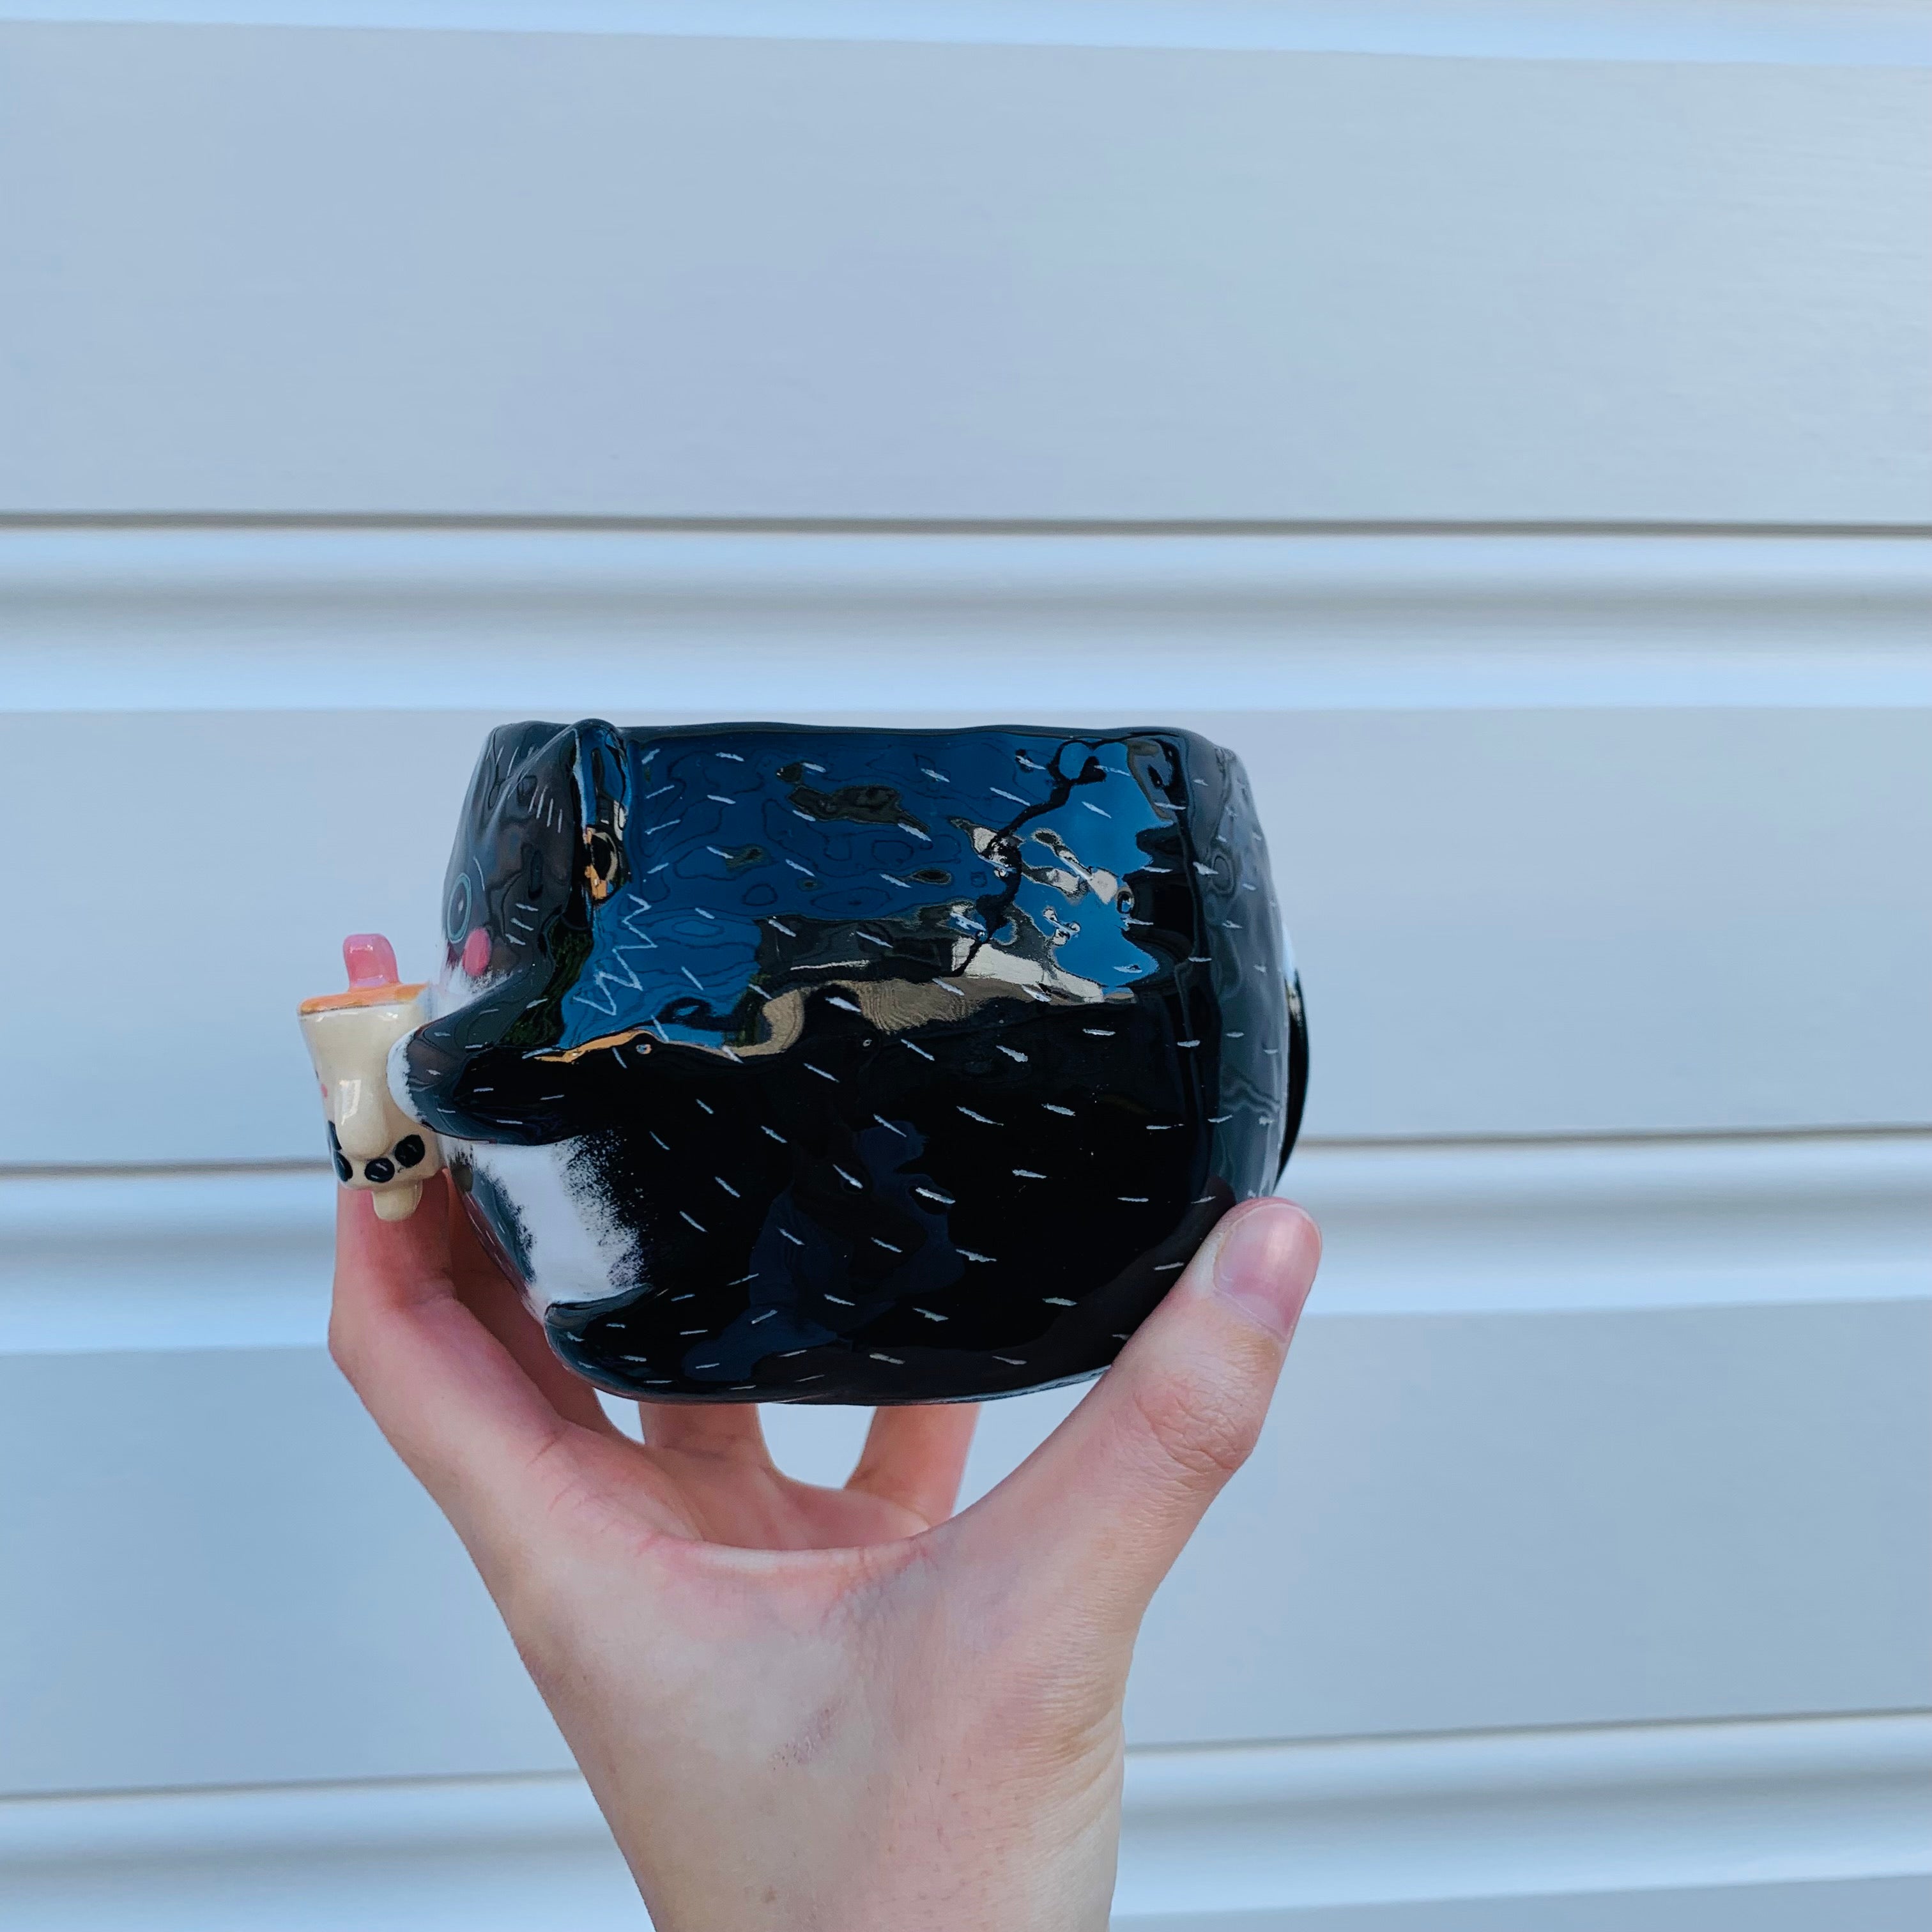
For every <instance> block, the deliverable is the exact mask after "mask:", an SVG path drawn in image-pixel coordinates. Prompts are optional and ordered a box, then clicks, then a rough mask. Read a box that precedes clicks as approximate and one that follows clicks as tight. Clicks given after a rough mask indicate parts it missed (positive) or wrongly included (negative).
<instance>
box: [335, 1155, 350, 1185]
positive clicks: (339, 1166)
mask: <svg viewBox="0 0 1932 1932" xmlns="http://www.w3.org/2000/svg"><path fill="white" fill-rule="evenodd" d="M332 1158H333V1160H335V1178H336V1179H337V1180H338V1181H353V1180H354V1179H355V1178H356V1170H355V1169H353V1167H351V1166H350V1165H349V1157H348V1156H347V1154H336V1155H335V1156H333V1157H332Z"/></svg>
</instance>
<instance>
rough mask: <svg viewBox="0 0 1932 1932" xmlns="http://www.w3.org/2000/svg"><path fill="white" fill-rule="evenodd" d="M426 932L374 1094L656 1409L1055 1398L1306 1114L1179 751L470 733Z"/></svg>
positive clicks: (1245, 916)
mask: <svg viewBox="0 0 1932 1932" xmlns="http://www.w3.org/2000/svg"><path fill="white" fill-rule="evenodd" d="M443 938H444V942H445V951H444V956H443V968H442V971H441V973H440V976H439V977H438V980H437V983H436V985H435V986H434V988H433V989H431V991H430V992H428V994H427V995H424V996H423V998H422V1000H421V1001H420V1002H419V1004H417V1005H416V1006H415V1007H410V1008H408V1009H407V1012H406V1013H405V1010H404V1008H402V1007H398V1008H397V1009H396V1011H397V1012H398V1013H400V1014H404V1019H398V1021H397V1022H396V1024H395V1028H393V1029H392V1031H393V1033H394V1034H395V1046H394V1049H393V1052H392V1053H391V1054H390V1056H389V1061H388V1064H387V1082H388V1095H387V1098H388V1099H389V1100H391V1101H392V1103H393V1104H394V1105H395V1106H396V1107H397V1108H398V1109H400V1110H401V1112H402V1113H403V1114H404V1115H407V1116H409V1117H410V1120H412V1121H417V1122H421V1123H423V1124H426V1125H427V1126H428V1127H430V1128H431V1129H433V1130H434V1133H435V1135H436V1136H437V1138H438V1140H439V1141H440V1149H439V1150H438V1151H440V1156H441V1157H442V1158H443V1160H445V1161H446V1163H447V1164H448V1165H449V1167H450V1169H451V1170H452V1174H453V1175H454V1177H455V1181H456V1184H457V1185H458V1188H459V1189H460V1190H461V1191H462V1193H463V1197H464V1199H465V1200H466V1204H467V1206H468V1210H469V1214H470V1216H471V1217H472V1220H473V1221H474V1222H475V1225H476V1226H477V1228H478V1230H479V1231H480V1232H481V1234H482V1235H483V1236H484V1239H485V1240H486V1241H487V1243H488V1244H489V1245H490V1247H491V1248H492V1249H493V1250H494V1251H495V1253H496V1254H497V1255H498V1256H499V1259H501V1261H502V1264H503V1265H504V1266H505V1268H507V1269H508V1271H510V1272H511V1274H512V1275H513V1276H514V1277H515V1278H516V1279H517V1280H518V1281H519V1282H520V1283H521V1284H522V1285H523V1291H524V1292H525V1294H526V1296H527V1297H528V1298H529V1304H530V1306H531V1307H532V1309H533V1310H535V1311H536V1312H537V1313H538V1314H539V1315H540V1316H541V1318H542V1319H543V1321H544V1325H545V1327H546V1328H547V1332H548V1334H549V1336H550V1341H551V1343H552V1345H553V1346H554V1347H555V1348H556V1350H557V1352H558V1353H559V1355H561V1356H562V1358H563V1359H564V1360H565V1361H566V1362H568V1364H570V1365H571V1367H573V1368H574V1369H576V1370H577V1371H578V1372H579V1373H581V1374H583V1375H584V1376H586V1377H587V1378H589V1379H590V1380H591V1381H592V1382H595V1383H597V1384H598V1385H600V1386H601V1387H603V1388H607V1389H610V1390H613V1391H620V1392H622V1393H624V1394H630V1395H635V1396H640V1397H645V1398H647V1399H649V1400H652V1401H717V1402H747V1401H794V1402H796V1401H805V1402H833V1403H864V1404H868V1405H869V1404H878V1403H900V1402H931V1401H950V1400H972V1399H974V1398H978V1397H990V1396H998V1395H1007V1394H1015V1393H1017V1392H1019V1391H1022V1390H1025V1389H1033V1388H1044V1387H1047V1386H1050V1385H1053V1384H1055V1383H1058V1382H1071V1381H1074V1380H1077V1379H1080V1378H1082V1377H1085V1376H1091V1375H1093V1374H1094V1373H1097V1371H1098V1370H1100V1369H1102V1368H1103V1367H1106V1364H1108V1363H1109V1361H1112V1359H1113V1358H1114V1356H1115V1354H1116V1353H1117V1352H1118V1350H1119V1349H1120V1347H1121V1344H1122V1343H1124V1341H1125V1340H1127V1337H1129V1336H1130V1334H1132V1333H1133V1330H1134V1328H1135V1327H1136V1325H1137V1324H1138V1323H1139V1322H1141V1321H1142V1319H1144V1318H1145V1316H1146V1315H1147V1314H1148V1311H1149V1310H1151V1309H1152V1308H1153V1307H1154V1305H1155V1304H1156V1303H1157V1302H1158V1301H1160V1298H1161V1296H1162V1295H1163V1294H1164V1293H1165V1292H1166V1290H1167V1289H1168V1288H1169V1286H1171V1285H1172V1283H1173V1281H1174V1279H1175V1276H1176V1275H1177V1274H1178V1273H1179V1272H1180V1271H1181V1268H1183V1267H1184V1265H1185V1264H1186V1262H1187V1259H1188V1257H1189V1256H1190V1255H1191V1254H1192V1253H1193V1251H1194V1250H1195V1248H1196V1247H1197V1246H1198V1245H1199V1242H1200V1241H1201V1239H1202V1236H1203V1235H1205V1233H1206V1232H1207V1231H1208V1229H1209V1228H1210V1227H1211V1226H1213V1224H1214V1222H1215V1220H1217V1218H1218V1217H1220V1214H1222V1213H1223V1211H1225V1210H1226V1208H1229V1206H1230V1205H1232V1204H1233V1203H1234V1202H1237V1201H1239V1200H1242V1199H1247V1197H1249V1196H1253V1195H1256V1194H1259V1193H1263V1192H1265V1191H1266V1190H1268V1189H1269V1188H1271V1187H1272V1186H1273V1185H1274V1183H1275V1181H1276V1179H1277V1177H1278V1175H1280V1171H1281V1168H1282V1166H1283V1163H1284V1162H1285V1161H1286V1159H1287V1157H1288V1154H1289V1149H1290V1148H1292V1146H1293V1145H1294V1141H1295V1132H1296V1129H1297V1127H1298V1124H1299V1123H1300V1120H1301V1108H1302V1102H1303V1098H1304V1094H1305V1091H1306V1089H1307V1064H1308V1062H1307V1034H1306V1031H1305V1028H1304V1024H1303V1018H1302V1008H1301V990H1300V987H1299V986H1298V983H1297V980H1296V978H1295V972H1294V969H1293V966H1292V962H1289V960H1288V959H1287V957H1286V945H1285V941H1284V939H1283V933H1282V928H1281V922H1280V916H1279V914H1278V913H1277V910H1276V905H1275V899H1274V887H1273V883H1272V880H1271V875H1270V872H1269V868H1268V853H1267V849H1266V847H1265V844H1264V842H1263V840H1262V832H1261V827H1260V826H1259V823H1258V822H1257V820H1256V816H1255V811H1254V805H1253V800H1252V799H1251V797H1250V793H1249V790H1248V785H1247V778H1246V775H1244V772H1243V771H1242V769H1241V764H1240V762H1239V760H1237V759H1236V758H1235V757H1234V755H1233V754H1232V753H1230V752H1229V751H1225V750H1223V749H1222V748H1220V746H1218V745H1214V744H1211V743H1210V742H1208V740H1206V739H1203V738H1201V737H1199V736H1196V735H1195V734H1194V733H1191V732H1187V731H1178V730H1163V729H1159V728H1150V729H1147V730H1127V731H1094V732H1068V731H1063V730H1050V729H1047V728H1044V727H1030V726H1019V725H1010V726H989V727H983V728H980V729H976V730H955V731H944V730H932V731H913V730H832V729H827V728H824V727H804V726H798V725H784V724H738V725H715V726H701V727H691V728H685V729H673V730H652V729H646V728H643V727H633V728H625V729H621V730H620V729H619V728H617V727H614V726H612V725H610V724H602V723H600V722H596V721H587V722H585V723H582V724H576V725H571V726H559V725H556V724H517V725H509V726H505V727H503V728H502V729H500V730H497V731H496V732H493V733H492V734H491V736H490V739H489V742H487V745H485V746H484V751H483V754H482V757H481V760H479V761H478V765H477V768H476V772H475V777H474V778H473V779H472V781H471V784H470V789H469V798H468V800H467V801H466V804H465V805H464V808H463V822H462V825H461V827H460V831H459V832H458V838H457V841H456V847H455V853H454V855H453V856H452V859H451V862H450V867H449V876H448V880H447V882H446V888H445V895H444V904H443ZM395 991H396V992H398V993H399V994H404V995H407V994H408V993H410V992H412V991H413V989H395ZM338 997H339V998H348V997H350V996H338ZM316 1004H327V1003H316ZM425 1009H426V1010H428V1012H429V1013H432V1014H433V1015H434V1017H432V1018H430V1019H428V1021H427V1023H425V1024H416V1023H415V1022H417V1021H418V1020H419V1019H420V1018H421V1016H422V1012H423V1011H424V1010H425ZM386 1044H387V1041H385V1045H386ZM319 1064H320V1063H319ZM332 1118H333V1116H332ZM408 1124H409V1122H408V1121H403V1122H401V1123H400V1125H401V1126H403V1127H407V1125H408ZM399 1144H400V1143H399ZM338 1164H339V1165H349V1166H351V1168H352V1170H353V1178H354V1179H355V1181H356V1184H364V1181H363V1179H362V1175H361V1173H360V1171H359V1170H356V1169H354V1167H353V1163H344V1162H343V1160H342V1157H341V1153H340V1151H339V1149H338ZM375 1165H377V1166H380V1167H382V1168H383V1169H386V1170H389V1169H393V1168H394V1166H395V1163H394V1161H393V1160H392V1159H388V1158H383V1159H379V1160H378V1161H377V1163H375ZM411 1198H412V1199H413V1196H412V1197H411ZM401 1211H404V1212H407V1208H406V1207H405V1208H403V1209H402V1210H401Z"/></svg>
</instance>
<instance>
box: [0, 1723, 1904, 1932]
mask: <svg viewBox="0 0 1932 1932" xmlns="http://www.w3.org/2000/svg"><path fill="white" fill-rule="evenodd" d="M1928 1797H1932V1718H1929V1717H1928V1716H1927V1715H1926V1714H1924V1713H1923V1712H1885V1713H1882V1714H1874V1715H1831V1716H1827V1717H1820V1718H1796V1719H1791V1718H1784V1719H1774V1720H1768V1721H1746V1722H1742V1723H1724V1722H1717V1723H1703V1724H1658V1725H1619V1726H1604V1727H1576V1728H1566V1729H1563V1730H1547V1731H1535V1730H1526V1731H1511V1732H1468V1733H1438V1734H1436V1735H1433V1736H1420V1737H1395V1738H1389V1737H1381V1738H1373V1739H1369V1738H1355V1739H1335V1740H1328V1741H1323V1742H1316V1743H1297V1744H1291V1745H1235V1746H1220V1747H1214V1748H1206V1749H1199V1750H1185V1751H1172V1750H1162V1749H1154V1750H1151V1751H1130V1753H1129V1754H1128V1760H1127V1788H1126V1794H1125V1805H1124V1831H1123V1836H1122V1845H1121V1874H1120V1884H1119V1888H1118V1894H1117V1897H1116V1910H1117V1911H1118V1912H1121V1913H1122V1914H1124V1915H1128V1916H1130V1917H1132V1916H1134V1915H1142V1914H1156V1915H1157V1914H1160V1913H1162V1912H1189V1911H1193V1912H1200V1911H1202V1910H1204V1909H1206V1910H1211V1911H1214V1912H1239V1911H1242V1910H1248V1911H1254V1910H1265V1909H1276V1910H1280V1909H1298V1908H1300V1909H1307V1908H1310V1907H1316V1906H1323V1905H1338V1904H1346V1903H1373V1902H1376V1901H1379V1900H1400V1899H1411V1900H1426V1899H1430V1898H1445V1899H1446V1898H1452V1897H1462V1898H1475V1897H1503V1896H1523V1895H1526V1894H1538V1893H1543V1892H1555V1891H1596V1892H1616V1891H1640V1890H1646V1889H1652V1888H1657V1887H1659V1886H1663V1885H1723V1884H1732V1883H1738V1882H1746V1881H1749V1882H1756V1883H1760V1884H1763V1883H1778V1882H1784V1883H1795V1882H1805V1881H1806V1880H1814V1879H1841V1880H1842V1879H1847V1878H1855V1877H1862V1876H1891V1875H1905V1874H1915V1873H1924V1872H1927V1871H1932V1803H1928V1802H1927V1799H1928ZM539 1847H542V1848H544V1849H546V1850H547V1851H549V1852H551V1853H554V1852H556V1851H558V1850H559V1849H564V1848H565V1847H570V1848H572V1849H574V1851H575V1852H577V1853H578V1854H579V1855H582V1856H583V1857H585V1858H599V1859H607V1858H610V1855H611V1853H610V1843H609V1839H608V1836H607V1831H606V1829H605V1827H604V1823H603V1821H602V1820H601V1817H600V1816H599V1815H598V1812H597V1810H596V1808H595V1805H594V1803H593V1802H592V1799H591V1796H590V1794H589V1791H588V1790H587V1789H586V1787H585V1786H584V1785H583V1783H582V1781H581V1780H580V1779H579V1778H576V1777H574V1776H573V1775H569V1774H567V1773H566V1774H561V1775H559V1774H556V1773H549V1774H535V1775H528V1776H522V1777H518V1776H514V1775H512V1776H508V1777H498V1778H438V1779H422V1780H381V1781H358V1782H355V1783H346V1782H345V1783H317V1784H272V1785H256V1786H242V1787H235V1786H228V1787H174V1788H172V1789H169V1788H162V1789H158V1790H145V1791H133V1792H115V1793H88V1794H85V1795H83V1794H79V1793H66V1794H58V1795H55V1794H51V1793H49V1794H35V1795H32V1796H21V1797H19V1798H17V1799H11V1800H5V1801H0V1869H4V1868H7V1867H10V1868H11V1871H12V1873H13V1874H14V1876H15V1878H16V1880H17V1881H20V1880H24V1879H26V1878H27V1877H28V1874H30V1873H37V1874H40V1881H41V1882H43V1883H44V1882H46V1880H47V1879H49V1878H54V1882H56V1883H58V1882H61V1881H60V1879H58V1878H57V1877H55V1875H56V1874H62V1873H79V1872H80V1870H83V1869H92V1868H95V1867H98V1866H99V1865H101V1864H113V1865H114V1866H115V1867H118V1869H119V1870H121V1871H123V1872H128V1871H130V1870H139V1869H140V1868H142V1867H147V1868H149V1869H151V1870H153V1871H154V1873H155V1875H156V1876H157V1878H159V1879H160V1882H163V1884H167V1883H169V1882H171V1875H172V1873H175V1872H177V1871H178V1870H179V1869H180V1868H181V1867H182V1866H183V1865H184V1864H186V1863H190V1862H191V1863H192V1864H194V1865H196V1866H197V1867H206V1866H208V1864H211V1863H213V1862H214V1861H220V1862H222V1863H223V1864H227V1865H228V1866H229V1867H230V1868H231V1869H232V1868H233V1867H234V1866H235V1865H236V1864H237V1863H239V1862H241V1861H246V1862H247V1863H248V1864H250V1865H251V1866H259V1865H260V1864H263V1862H265V1861H272V1862H273V1863H274V1864H277V1865H279V1866H280V1867H281V1876H282V1882H284V1883H285V1884H287V1885H289V1886H290V1888H292V1889H293V1888H302V1889H303V1891H304V1892H305V1896H308V1897H311V1898H312V1897H313V1896H314V1894H315V1893H316V1892H318V1891H320V1892H323V1893H326V1890H327V1888H328V1885H329V1879H330V1878H331V1876H334V1875H337V1874H339V1873H341V1870H342V1869H343V1865H344V1861H353V1860H354V1859H356V1858H357V1857H358V1856H359V1855H360V1856H363V1857H376V1858H386V1857H393V1856H394V1855H396V1854H397V1853H398V1852H404V1853H415V1854H418V1855H427V1856H428V1857H431V1858H443V1859H447V1860H451V1861H459V1862H460V1861H470V1860H473V1859H474V1858H476V1857H478V1856H479V1855H490V1854H494V1855H496V1856H497V1857H498V1858H511V1859H514V1858H518V1857H520V1856H527V1855H531V1854H533V1853H535V1852H537V1851H538V1848H539ZM164 1875H166V1876H164Z"/></svg>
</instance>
